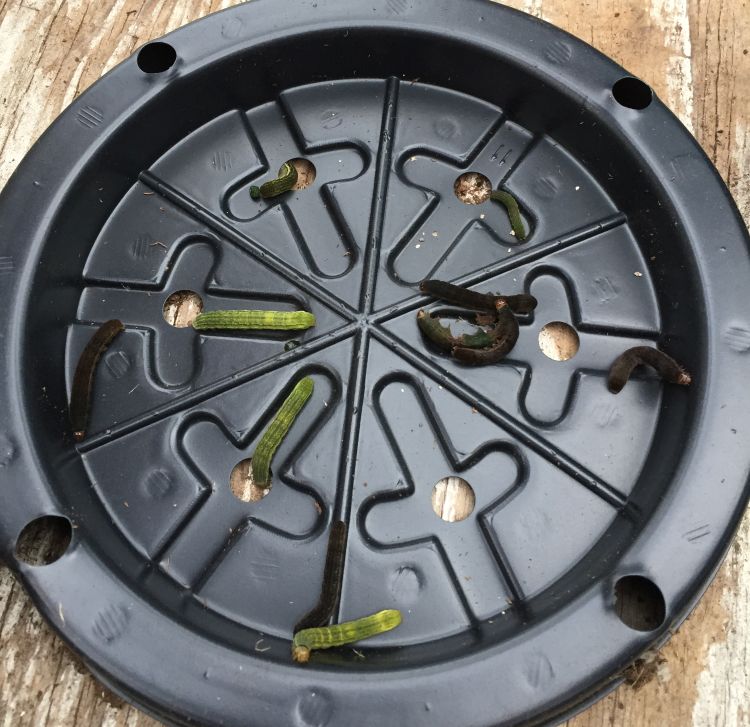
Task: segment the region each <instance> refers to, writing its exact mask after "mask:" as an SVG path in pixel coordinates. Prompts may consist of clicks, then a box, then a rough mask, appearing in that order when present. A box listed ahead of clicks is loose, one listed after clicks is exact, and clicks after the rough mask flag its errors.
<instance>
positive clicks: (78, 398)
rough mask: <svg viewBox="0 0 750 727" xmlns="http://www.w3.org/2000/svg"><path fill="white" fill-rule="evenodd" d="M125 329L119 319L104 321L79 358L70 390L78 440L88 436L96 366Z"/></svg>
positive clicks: (75, 434)
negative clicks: (87, 429) (87, 428)
mask: <svg viewBox="0 0 750 727" xmlns="http://www.w3.org/2000/svg"><path fill="white" fill-rule="evenodd" d="M124 330H125V326H123V325H122V322H121V321H118V320H117V319H114V320H111V321H107V322H106V323H103V324H102V325H101V326H100V327H99V329H98V330H97V331H96V333H95V334H94V335H93V336H92V337H91V339H90V340H89V342H88V343H87V344H86V348H84V349H83V353H82V354H81V358H79V359H78V365H77V366H76V372H75V375H74V376H73V389H72V391H71V392H70V423H71V424H72V425H73V438H74V439H75V440H76V442H80V441H81V440H82V439H83V438H84V437H85V436H86V425H87V423H88V418H89V409H90V407H91V389H92V387H93V385H94V374H95V373H96V366H97V364H98V363H99V359H100V358H101V356H102V354H103V353H104V352H105V351H106V350H107V348H108V347H109V344H110V343H112V341H114V340H115V338H117V336H119V335H120V333H122V332H123V331H124Z"/></svg>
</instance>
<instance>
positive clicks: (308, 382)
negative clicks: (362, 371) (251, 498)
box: [252, 376, 314, 489]
mask: <svg viewBox="0 0 750 727" xmlns="http://www.w3.org/2000/svg"><path fill="white" fill-rule="evenodd" d="M313 388H314V384H313V380H312V379H311V378H310V377H309V376H306V377H305V378H304V379H301V380H300V381H298V382H297V384H296V386H295V387H294V388H293V389H292V393H291V394H289V396H287V398H286V399H285V400H284V403H283V404H282V405H281V408H280V409H279V410H278V412H276V416H275V417H274V418H273V421H272V422H271V423H270V424H269V425H268V429H266V431H265V432H263V436H262V437H261V438H260V442H258V446H257V447H256V448H255V452H253V456H252V468H253V484H255V486H256V487H260V488H262V489H266V488H267V487H270V486H271V460H272V459H273V456H274V454H276V450H277V449H278V448H279V445H280V444H281V442H282V440H283V439H284V437H285V436H286V434H287V432H288V431H289V428H290V427H291V426H292V424H293V423H294V420H295V419H296V418H297V415H298V414H299V413H300V411H301V410H302V407H303V406H304V405H305V404H306V403H307V400H308V399H309V398H310V395H311V394H312V393H313Z"/></svg>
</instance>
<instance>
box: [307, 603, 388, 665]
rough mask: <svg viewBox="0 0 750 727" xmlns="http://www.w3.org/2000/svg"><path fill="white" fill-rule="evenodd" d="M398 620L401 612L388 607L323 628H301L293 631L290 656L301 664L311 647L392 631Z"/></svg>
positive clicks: (323, 646)
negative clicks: (353, 619)
mask: <svg viewBox="0 0 750 727" xmlns="http://www.w3.org/2000/svg"><path fill="white" fill-rule="evenodd" d="M400 623H401V612H400V611H397V610H395V609H392V608H391V609H386V610H385V611H378V612H377V613H373V614H371V615H370V616H365V617H363V618H358V619H357V620H356V621H345V622H344V623H340V624H335V625H334V626H324V627H322V628H314V629H303V630H302V631H298V632H297V633H296V634H294V640H293V641H292V658H293V659H294V661H296V662H299V663H300V664H305V663H306V662H307V661H308V660H309V659H310V651H311V650H313V649H330V648H332V647H334V646H346V644H353V643H354V642H355V641H362V640H364V639H369V638H372V637H373V636H377V635H378V634H384V633H385V632H386V631H391V630H392V629H395V628H396V626H398V625H399V624H400Z"/></svg>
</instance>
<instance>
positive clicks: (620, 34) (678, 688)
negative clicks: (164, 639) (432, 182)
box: [0, 0, 750, 727]
mask: <svg viewBox="0 0 750 727" xmlns="http://www.w3.org/2000/svg"><path fill="white" fill-rule="evenodd" d="M283 1H284V0H279V2H283ZM321 1H322V2H324V1H325V0H321ZM455 2H461V0H455ZM234 4H236V2H234V1H233V0H172V1H171V2H169V1H166V2H157V0H68V2H63V0H0V60H1V61H2V62H0V95H1V97H2V99H1V106H0V185H4V184H5V182H6V181H7V179H8V177H9V176H10V174H11V173H12V171H13V169H14V168H15V166H16V164H17V163H18V161H19V160H20V159H21V158H22V157H23V155H24V154H25V153H26V151H27V150H28V149H29V147H30V146H31V145H32V144H33V142H34V140H35V139H36V138H37V137H38V136H39V134H40V133H41V132H42V131H43V130H44V129H45V128H46V127H47V125H48V124H49V123H50V122H51V121H52V120H53V119H54V118H55V117H56V116H57V115H58V114H59V113H60V111H62V109H63V108H65V106H67V105H68V104H69V103H70V101H71V100H72V99H74V98H75V96H76V95H77V94H79V93H80V92H81V91H83V90H84V89H85V88H86V87H87V86H89V85H90V84H91V83H92V82H93V81H95V80H96V79H97V78H98V77H99V76H100V75H101V74H102V73H104V72H105V71H107V70H108V69H110V68H111V67H112V66H113V65H115V64H116V63H117V62H119V61H120V60H122V59H123V58H125V57H126V56H127V55H129V54H130V53H131V52H132V51H133V50H134V49H135V48H137V47H138V46H140V45H141V44H143V43H144V42H146V41H147V40H149V39H151V38H154V37H157V36H160V35H162V34H163V33H165V32H167V31H168V30H172V29H173V28H176V27H178V26H180V25H182V24H184V23H186V22H188V21H190V20H193V19H195V18H198V17H201V16H203V15H206V14H207V13H209V12H213V11H215V10H218V9H220V8H222V7H228V6H230V5H234ZM510 4H511V5H513V6H514V7H517V8H520V9H522V10H525V11H526V12H529V13H531V14H533V15H536V16H538V17H542V18H544V19H545V20H548V21H550V22H552V23H554V24H556V25H558V26H560V27H562V28H565V29H566V30H568V31H570V32H572V33H573V34H575V35H577V36H579V37H580V38H583V39H584V40H586V41H588V42H589V43H592V44H593V45H595V46H596V47H598V48H599V49H601V50H602V51H603V52H604V53H606V54H608V55H609V56H611V57H612V58H614V59H615V60H617V61H618V62H620V63H621V64H623V65H624V66H625V67H626V68H628V69H629V70H630V71H631V72H633V73H634V74H636V75H638V76H640V77H641V78H643V79H644V80H645V81H647V82H648V83H649V84H651V86H652V87H653V88H654V89H655V91H656V92H657V94H658V95H659V96H660V97H661V98H662V99H663V100H664V101H665V102H666V103H667V104H668V105H669V106H671V108H672V109H673V110H674V111H675V112H676V113H677V114H678V115H679V116H680V118H681V119H682V121H683V123H685V125H686V126H687V127H688V128H689V129H690V130H691V131H693V132H694V133H695V135H696V137H697V138H698V140H699V141H700V143H701V144H702V145H703V148H704V149H705V150H706V152H707V153H708V155H709V157H711V159H712V160H713V161H714V163H715V164H716V166H717V167H718V169H719V171H720V173H721V175H722V176H723V177H724V179H725V180H727V182H728V184H729V186H730V188H731V190H732V192H733V194H734V196H735V199H736V200H737V202H738V203H739V206H740V209H741V210H742V213H743V215H744V217H745V221H746V222H747V221H748V219H750V0H690V1H688V0H586V1H585V2H580V1H579V0H513V2H511V3H510ZM749 564H750V519H748V518H746V519H745V522H744V523H743V525H742V527H741V529H740V533H739V535H738V538H737V540H736V542H735V543H734V545H733V547H732V549H731V551H730V554H729V556H728V558H727V560H726V562H725V563H724V566H723V567H722V569H721V571H720V573H719V576H718V577H717V579H716V580H715V582H714V583H713V585H712V586H711V587H710V589H709V590H708V592H707V593H706V595H705V597H704V599H703V600H702V601H701V603H700V605H699V606H698V608H697V609H696V610H695V612H694V613H693V615H692V616H691V617H690V619H689V620H688V621H687V622H686V623H685V625H684V626H683V627H682V628H681V629H680V631H679V632H678V633H677V634H676V635H675V636H674V638H673V639H672V640H671V642H670V643H669V644H668V645H667V647H666V648H665V649H664V650H663V651H662V654H661V655H660V657H659V658H655V659H654V660H652V662H651V663H649V664H638V665H636V667H635V668H634V669H633V670H632V673H631V674H630V677H631V679H630V681H632V682H634V684H633V686H629V685H623V686H622V687H620V688H619V689H618V690H617V691H616V692H614V693H613V694H611V695H610V696H608V697H607V698H605V699H604V700H602V701H601V702H599V703H598V704H596V705H595V706H593V707H592V708H590V709H589V710H587V711H586V712H584V713H583V714H581V715H579V716H578V717H577V718H575V719H574V720H571V721H570V722H569V723H568V724H569V725H574V726H575V727H599V726H604V725H614V726H617V727H620V726H623V727H624V726H625V725H627V726H628V727H634V726H635V727H639V726H641V725H660V726H663V727H683V726H684V725H691V724H692V725H701V726H704V725H705V726H711V727H714V726H719V727H723V726H724V725H726V726H731V727H738V726H739V725H748V724H750V674H749V671H750V669H749V667H750V658H749V657H748V651H749V647H750V626H749V625H748V615H750V614H749V613H748V603H749V599H750V565H749ZM469 706H470V705H469ZM156 724H157V723H156V722H154V721H153V720H151V719H149V718H147V717H145V716H144V715H142V714H140V713H139V712H138V711H137V710H135V709H133V708H132V707H129V706H127V705H125V704H123V703H122V701H121V700H119V699H117V698H116V697H114V696H113V695H111V694H109V693H108V692H107V691H106V690H104V689H103V688H102V687H101V686H100V685H99V684H98V683H97V682H96V681H95V680H94V679H93V678H92V677H91V676H90V675H89V674H88V673H87V672H86V670H85V668H83V667H82V666H80V664H79V662H78V661H77V660H76V659H75V657H74V656H73V655H72V654H71V653H70V652H69V651H68V649H67V648H66V647H64V646H63V645H62V643H61V642H60V640H59V639H57V638H56V637H55V636H54V635H53V634H52V633H51V632H50V630H49V628H48V627H47V626H46V625H45V624H44V623H43V622H42V620H41V618H40V616H39V615H38V613H37V612H36V610H35V609H34V607H33V606H32V605H31V603H30V601H29V599H28V598H27V596H26V595H25V593H24V591H23V589H22V588H21V587H20V586H19V585H18V584H17V583H16V582H15V581H14V579H13V577H12V576H11V575H10V573H9V572H8V570H7V569H6V568H4V567H0V726H1V727H11V726H12V727H18V726H20V727H23V726H25V725H30V726H33V727H46V726H52V725H54V726H55V727H72V726H73V725H76V727H90V726H93V725H96V726H99V725H107V726H108V727H114V726H119V725H128V726H129V727H146V725H149V726H152V725H156Z"/></svg>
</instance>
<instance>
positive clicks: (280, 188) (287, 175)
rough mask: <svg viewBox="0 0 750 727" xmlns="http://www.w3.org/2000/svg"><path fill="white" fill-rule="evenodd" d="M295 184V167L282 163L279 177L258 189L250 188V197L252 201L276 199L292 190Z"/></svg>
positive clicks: (288, 163) (289, 163)
mask: <svg viewBox="0 0 750 727" xmlns="http://www.w3.org/2000/svg"><path fill="white" fill-rule="evenodd" d="M295 184H297V167H295V166H294V164H292V163H291V162H284V163H283V164H282V165H281V168H280V169H279V176H278V177H277V178H276V179H272V180H271V181H270V182H265V183H264V184H261V185H260V187H256V186H255V185H253V186H252V187H250V196H251V197H252V198H253V199H260V198H261V197H262V198H263V199H268V198H269V197H278V196H279V195H280V194H283V193H284V192H288V191H289V190H290V189H292V188H293V187H294V185H295Z"/></svg>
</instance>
